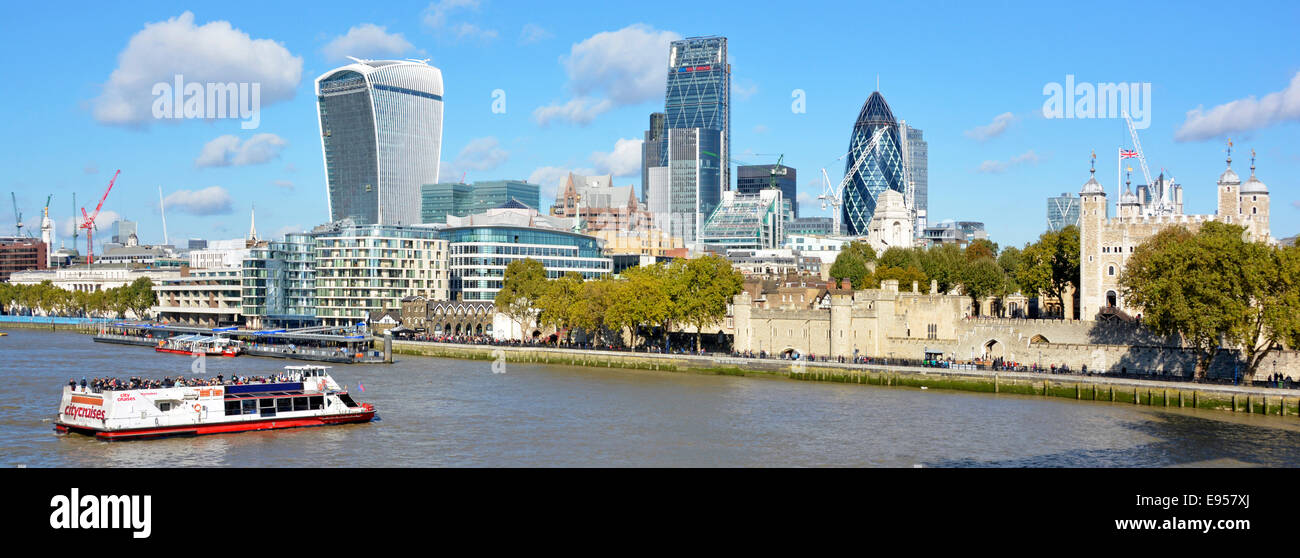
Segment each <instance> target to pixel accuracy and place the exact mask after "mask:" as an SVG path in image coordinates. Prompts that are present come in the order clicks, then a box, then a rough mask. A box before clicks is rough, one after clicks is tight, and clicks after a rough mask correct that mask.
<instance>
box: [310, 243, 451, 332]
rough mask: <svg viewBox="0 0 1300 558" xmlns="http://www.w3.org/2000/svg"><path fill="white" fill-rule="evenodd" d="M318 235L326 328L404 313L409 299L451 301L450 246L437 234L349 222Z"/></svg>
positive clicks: (319, 301) (319, 299)
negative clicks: (391, 312) (388, 311)
mask: <svg viewBox="0 0 1300 558" xmlns="http://www.w3.org/2000/svg"><path fill="white" fill-rule="evenodd" d="M313 232H314V233H316V234H314V236H315V240H316V242H315V250H316V254H315V257H316V317H317V318H320V320H321V324H322V325H327V326H347V325H352V324H355V323H359V322H363V321H365V320H366V319H367V318H368V317H369V316H370V313H371V312H376V311H382V310H385V309H390V308H399V307H400V305H401V300H402V298H404V297H407V296H413V295H419V296H423V297H425V298H427V299H435V300H447V294H448V285H449V281H448V275H447V241H445V240H441V239H439V238H438V231H437V230H435V229H432V228H427V227H420V226H408V225H402V226H397V225H374V224H370V225H355V224H352V223H349V222H348V221H346V220H344V221H341V222H335V223H334V224H332V225H330V226H328V227H327V228H323V229H321V230H319V231H313Z"/></svg>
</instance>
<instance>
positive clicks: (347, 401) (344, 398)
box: [339, 393, 357, 407]
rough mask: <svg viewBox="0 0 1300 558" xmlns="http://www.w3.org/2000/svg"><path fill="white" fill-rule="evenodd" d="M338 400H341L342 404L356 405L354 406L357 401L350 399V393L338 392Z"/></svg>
mask: <svg viewBox="0 0 1300 558" xmlns="http://www.w3.org/2000/svg"><path fill="white" fill-rule="evenodd" d="M339 400H340V401H343V404H344V405H347V406H349V407H356V406H357V402H356V401H353V400H352V396H351V395H348V394H346V393H340V394H339Z"/></svg>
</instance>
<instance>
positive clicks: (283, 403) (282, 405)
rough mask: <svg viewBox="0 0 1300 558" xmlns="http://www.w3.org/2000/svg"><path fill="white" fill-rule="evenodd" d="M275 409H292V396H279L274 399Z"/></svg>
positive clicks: (282, 410) (283, 410) (284, 410)
mask: <svg viewBox="0 0 1300 558" xmlns="http://www.w3.org/2000/svg"><path fill="white" fill-rule="evenodd" d="M275 410H276V411H279V412H281V413H283V412H286V411H292V410H293V398H291V397H281V398H279V399H276V400H275Z"/></svg>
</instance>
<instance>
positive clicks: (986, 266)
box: [961, 257, 1006, 314]
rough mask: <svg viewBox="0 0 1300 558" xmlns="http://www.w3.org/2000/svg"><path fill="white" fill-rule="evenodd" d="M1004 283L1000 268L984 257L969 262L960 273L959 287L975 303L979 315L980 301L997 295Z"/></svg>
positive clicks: (991, 259)
mask: <svg viewBox="0 0 1300 558" xmlns="http://www.w3.org/2000/svg"><path fill="white" fill-rule="evenodd" d="M1005 283H1006V279H1005V274H1003V273H1002V267H1001V266H999V265H998V263H997V262H995V261H993V258H989V257H984V258H980V259H978V260H975V261H973V262H970V263H969V264H968V265H966V266H965V268H963V269H962V271H961V285H962V289H963V290H965V291H966V294H968V295H970V297H971V301H972V302H974V303H975V308H976V313H977V314H978V313H979V304H980V299H982V298H984V297H987V296H990V295H993V294H997V293H998V291H999V290H1001V289H1002V287H1003V285H1004V284H1005Z"/></svg>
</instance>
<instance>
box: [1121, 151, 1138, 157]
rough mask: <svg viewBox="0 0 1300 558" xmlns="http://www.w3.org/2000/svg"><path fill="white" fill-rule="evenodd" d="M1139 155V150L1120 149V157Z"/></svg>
mask: <svg viewBox="0 0 1300 558" xmlns="http://www.w3.org/2000/svg"><path fill="white" fill-rule="evenodd" d="M1137 156H1138V152H1137V151H1133V150H1132V149H1121V150H1119V158H1120V159H1136V158H1137Z"/></svg>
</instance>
